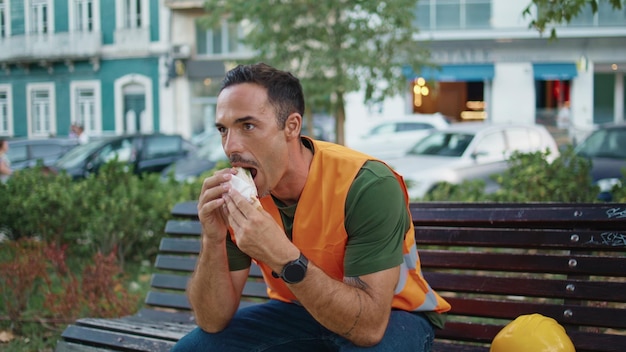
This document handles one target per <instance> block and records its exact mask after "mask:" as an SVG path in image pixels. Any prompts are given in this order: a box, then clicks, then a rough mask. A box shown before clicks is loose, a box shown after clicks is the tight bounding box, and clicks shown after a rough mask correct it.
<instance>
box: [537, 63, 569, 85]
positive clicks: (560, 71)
mask: <svg viewBox="0 0 626 352" xmlns="http://www.w3.org/2000/svg"><path fill="white" fill-rule="evenodd" d="M533 74H534V76H535V79H536V80H539V81H568V80H570V79H572V78H574V77H576V75H577V74H578V71H577V70H576V64H575V63H569V62H568V63H540V64H533Z"/></svg>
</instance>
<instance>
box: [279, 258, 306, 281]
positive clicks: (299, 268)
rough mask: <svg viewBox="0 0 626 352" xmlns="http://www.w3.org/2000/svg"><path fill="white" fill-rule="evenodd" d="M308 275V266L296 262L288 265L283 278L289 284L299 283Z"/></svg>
mask: <svg viewBox="0 0 626 352" xmlns="http://www.w3.org/2000/svg"><path fill="white" fill-rule="evenodd" d="M305 273H306V266H305V265H304V263H301V262H295V263H290V265H287V266H286V267H285V269H284V272H283V278H284V279H285V281H286V282H288V283H297V282H300V281H302V279H304V274H305Z"/></svg>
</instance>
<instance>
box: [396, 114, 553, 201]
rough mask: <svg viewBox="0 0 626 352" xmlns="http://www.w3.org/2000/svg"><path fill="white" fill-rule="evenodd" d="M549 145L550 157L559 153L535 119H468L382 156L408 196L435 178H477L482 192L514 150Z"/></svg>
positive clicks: (489, 187) (432, 183)
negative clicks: (523, 122) (398, 153)
mask: <svg viewBox="0 0 626 352" xmlns="http://www.w3.org/2000/svg"><path fill="white" fill-rule="evenodd" d="M546 149H548V150H549V151H550V154H549V157H550V158H551V159H550V160H553V159H554V158H556V157H557V156H558V155H559V150H558V147H557V144H556V142H555V140H554V138H553V137H552V136H551V135H550V133H549V132H548V131H547V130H546V128H545V127H543V126H540V125H515V124H507V125H496V124H490V123H486V122H476V123H474V122H468V123H458V124H453V125H450V127H448V128H447V129H445V130H441V131H433V132H432V133H431V134H430V135H429V136H427V137H425V138H424V139H422V140H421V141H420V142H418V143H417V144H416V145H415V146H414V147H413V148H412V149H411V150H410V151H409V152H408V153H407V154H406V155H405V156H404V157H401V158H396V159H387V160H385V161H386V162H387V163H388V164H389V165H390V166H392V167H393V168H394V169H395V170H396V171H398V172H399V173H400V174H401V175H403V176H404V178H405V181H406V183H407V185H408V188H409V196H410V197H411V199H420V198H423V197H424V196H425V195H426V194H428V193H429V192H430V191H432V190H433V189H435V188H436V187H437V186H438V185H439V184H441V183H444V182H447V183H451V184H460V183H461V182H463V181H464V180H475V179H482V180H484V181H485V183H486V186H487V187H486V192H488V193H491V192H493V191H495V190H496V189H497V188H498V184H497V183H495V181H493V180H491V177H490V176H491V175H493V174H498V173H501V172H503V171H504V170H506V169H507V167H508V165H507V159H508V158H509V157H510V156H511V154H512V153H513V152H515V151H519V152H535V151H545V150H546Z"/></svg>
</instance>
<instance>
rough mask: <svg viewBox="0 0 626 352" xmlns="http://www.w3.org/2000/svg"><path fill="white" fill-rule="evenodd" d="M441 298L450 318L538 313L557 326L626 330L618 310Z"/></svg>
mask: <svg viewBox="0 0 626 352" xmlns="http://www.w3.org/2000/svg"><path fill="white" fill-rule="evenodd" d="M443 296H444V297H445V298H446V300H447V301H448V302H450V304H451V305H452V306H453V307H454V311H453V312H451V313H450V315H460V316H471V317H485V318H497V319H508V320H513V319H515V318H516V317H518V316H520V315H524V314H532V313H539V314H543V315H545V316H549V317H552V318H554V319H555V320H557V321H558V322H559V323H561V324H576V325H581V326H590V327H612V328H626V319H624V310H623V309H619V308H606V307H593V306H592V307H581V306H577V305H572V304H563V303H552V304H550V303H537V302H528V301H521V300H518V301H516V300H514V299H512V300H510V301H503V300H497V299H488V298H474V297H472V298H465V297H450V296H449V295H446V294H445V293H443ZM566 312H567V313H566ZM570 314H571V316H570Z"/></svg>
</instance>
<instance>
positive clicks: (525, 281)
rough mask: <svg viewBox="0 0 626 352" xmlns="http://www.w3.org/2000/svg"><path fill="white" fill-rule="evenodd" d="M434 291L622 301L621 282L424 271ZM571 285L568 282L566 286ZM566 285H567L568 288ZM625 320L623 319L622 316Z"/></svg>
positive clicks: (624, 293) (625, 294) (623, 291)
mask: <svg viewBox="0 0 626 352" xmlns="http://www.w3.org/2000/svg"><path fill="white" fill-rule="evenodd" d="M424 276H425V277H426V280H428V283H429V284H430V286H431V287H433V288H434V289H435V290H437V291H453V292H464V293H480V294H496V295H512V296H529V297H544V298H563V299H584V300H591V301H606V302H624V301H626V291H625V290H624V289H623V288H624V283H619V282H602V281H592V282H589V281H583V280H547V279H541V278H537V279H535V278H530V277H524V278H519V277H494V276H487V275H482V276H476V275H475V274H471V275H467V274H455V273H437V272H425V273H424ZM568 285H571V286H568ZM568 288H569V289H568ZM625 320H626V319H625Z"/></svg>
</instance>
